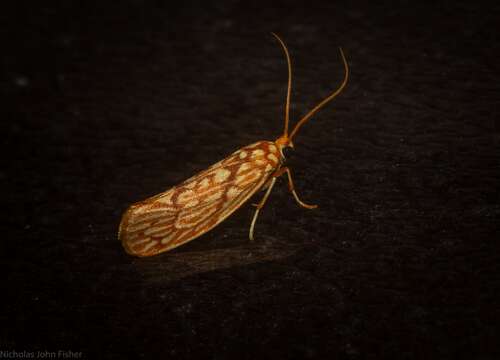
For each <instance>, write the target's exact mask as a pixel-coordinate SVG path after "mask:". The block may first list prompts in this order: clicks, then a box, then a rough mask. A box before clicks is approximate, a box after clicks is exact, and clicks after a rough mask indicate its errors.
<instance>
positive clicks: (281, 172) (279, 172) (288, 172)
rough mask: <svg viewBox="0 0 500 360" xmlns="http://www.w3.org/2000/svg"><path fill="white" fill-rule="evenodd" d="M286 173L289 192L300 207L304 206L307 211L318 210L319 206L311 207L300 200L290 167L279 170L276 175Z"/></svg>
mask: <svg viewBox="0 0 500 360" xmlns="http://www.w3.org/2000/svg"><path fill="white" fill-rule="evenodd" d="M284 172H286V174H287V175H288V190H290V192H291V193H292V195H293V197H294V198H295V201H297V203H298V204H299V205H300V206H302V207H304V208H306V209H316V208H317V207H318V205H309V204H306V203H305V202H303V201H302V200H300V199H299V196H298V195H297V193H296V192H295V186H294V185H293V180H292V172H291V171H290V169H289V168H288V167H286V166H285V167H282V168H281V169H279V170H278V173H277V174H276V175H277V176H281V175H282V174H283V173H284Z"/></svg>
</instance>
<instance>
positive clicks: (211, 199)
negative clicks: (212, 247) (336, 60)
mask: <svg viewBox="0 0 500 360" xmlns="http://www.w3.org/2000/svg"><path fill="white" fill-rule="evenodd" d="M272 35H273V36H274V37H275V38H276V40H277V41H278V42H279V44H280V45H281V47H282V49H283V51H284V53H285V56H286V60H287V65H288V86H287V92H286V104H285V114H284V116H285V127H284V131H283V134H282V135H281V136H280V137H279V138H278V139H276V140H275V141H258V142H256V143H254V144H251V145H248V146H245V147H243V148H241V149H239V150H237V151H235V152H234V153H232V154H231V155H229V156H228V157H227V158H225V159H224V160H222V161H219V162H218V163H216V164H214V165H212V166H210V167H209V168H208V169H206V170H204V171H202V172H200V173H199V174H197V175H195V176H193V177H191V178H189V179H187V180H186V181H184V182H183V183H181V184H179V185H177V186H174V187H173V188H171V189H170V190H167V191H165V192H163V193H160V194H158V195H156V196H153V197H150V198H148V199H146V200H144V201H141V202H138V203H135V204H133V205H131V206H130V207H129V208H128V210H127V211H126V212H125V214H124V215H123V217H122V220H121V223H120V227H119V230H118V238H119V239H120V241H121V242H122V244H123V247H124V248H125V250H126V251H127V253H129V254H131V255H136V256H140V257H143V256H152V255H156V254H159V253H162V252H165V251H168V250H171V249H173V248H176V247H178V246H180V245H182V244H185V243H187V242H188V241H191V240H193V239H196V238H197V237H199V236H200V235H203V234H204V233H206V232H207V231H209V230H211V229H213V228H214V227H215V226H216V225H218V224H220V223H221V222H222V221H223V220H224V219H226V218H227V217H228V216H229V215H231V214H232V213H233V212H234V211H236V210H237V209H238V208H239V207H240V206H241V205H243V204H244V203H245V202H246V201H247V200H248V199H249V198H250V197H251V196H252V195H254V194H255V193H256V192H257V191H259V190H265V193H264V196H263V197H262V199H261V201H260V202H259V203H258V204H254V206H255V207H256V209H255V213H254V216H253V218H252V222H251V224H250V230H249V238H250V240H253V233H254V228H255V223H256V221H257V217H258V216H259V212H260V211H261V209H262V208H263V206H264V204H265V203H266V201H267V199H268V197H269V194H270V193H271V190H272V189H273V187H274V184H275V182H276V179H277V178H278V177H280V176H281V175H283V174H286V175H287V177H288V188H289V190H290V192H291V193H292V195H293V197H294V198H295V200H296V201H297V203H298V204H299V205H300V206H302V207H304V208H306V209H314V208H316V205H309V204H306V203H304V202H303V201H302V200H300V198H299V196H298V195H297V192H296V191H295V188H294V184H293V180H292V173H291V170H290V169H289V168H288V167H287V166H285V156H284V155H283V149H285V148H288V147H290V148H293V147H294V145H293V142H292V140H293V139H294V137H295V135H296V134H297V132H298V130H299V129H300V128H301V126H302V125H304V123H305V122H307V121H308V120H309V119H310V118H311V117H312V116H313V115H314V114H315V113H316V112H317V111H318V110H319V109H321V108H322V107H323V106H325V105H326V104H327V103H328V102H330V101H331V100H332V99H333V98H335V97H336V96H337V95H338V94H339V93H340V92H341V91H342V89H343V88H344V87H345V85H346V84H347V80H348V77H349V67H348V64H347V60H346V58H345V56H344V53H343V51H342V49H341V48H340V49H339V50H340V55H341V57H342V61H343V64H344V70H345V75H344V79H343V81H342V83H341V85H340V86H339V88H338V89H337V90H335V91H334V92H333V93H331V94H330V95H329V96H327V97H326V98H325V99H323V100H322V101H321V102H320V103H318V104H317V105H316V106H315V107H314V108H313V109H312V110H310V111H309V112H308V113H307V114H306V115H305V116H304V117H303V118H302V119H300V120H299V121H298V122H297V124H296V125H295V127H294V128H293V130H292V131H291V132H290V133H289V132H288V123H289V113H290V95H291V88H292V64H291V60H290V54H289V52H288V49H287V47H286V45H285V43H284V42H283V40H282V39H281V38H280V37H279V36H278V35H276V34H274V33H272Z"/></svg>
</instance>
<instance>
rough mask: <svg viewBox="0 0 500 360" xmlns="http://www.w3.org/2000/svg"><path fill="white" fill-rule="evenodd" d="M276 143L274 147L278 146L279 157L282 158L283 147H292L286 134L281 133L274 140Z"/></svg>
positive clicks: (283, 156)
mask: <svg viewBox="0 0 500 360" xmlns="http://www.w3.org/2000/svg"><path fill="white" fill-rule="evenodd" d="M274 143H275V144H276V147H277V148H278V150H279V152H280V154H281V157H282V158H283V159H284V158H285V155H284V153H283V149H286V148H292V149H293V148H294V146H293V142H292V140H291V139H290V138H289V137H288V136H287V135H282V136H280V137H279V138H278V139H276V141H275V142H274Z"/></svg>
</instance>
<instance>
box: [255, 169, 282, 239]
mask: <svg viewBox="0 0 500 360" xmlns="http://www.w3.org/2000/svg"><path fill="white" fill-rule="evenodd" d="M275 182H276V178H275V177H273V178H272V179H271V182H270V183H269V187H268V188H267V191H266V193H265V194H264V197H263V198H262V200H261V201H260V202H259V203H258V204H256V205H255V206H256V207H257V209H255V214H253V219H252V224H251V225H250V232H249V234H248V237H249V238H250V241H253V229H254V228H255V222H256V221H257V217H258V216H259V212H260V209H262V208H263V207H264V204H265V203H266V201H267V198H268V197H269V194H271V190H272V189H273V186H274V183H275Z"/></svg>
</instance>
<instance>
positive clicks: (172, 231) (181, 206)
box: [118, 141, 280, 256]
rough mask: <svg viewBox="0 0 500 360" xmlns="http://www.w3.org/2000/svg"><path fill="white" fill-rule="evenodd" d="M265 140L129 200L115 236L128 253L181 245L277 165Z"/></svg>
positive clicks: (219, 218)
mask: <svg viewBox="0 0 500 360" xmlns="http://www.w3.org/2000/svg"><path fill="white" fill-rule="evenodd" d="M279 158H280V154H279V151H278V150H277V148H276V146H275V145H274V144H273V143H272V142H269V141H260V142H257V143H255V144H252V145H249V146H246V147H244V148H242V149H240V150H238V151H236V152H234V153H233V154H231V155H230V156H228V157H227V158H226V159H224V160H222V161H220V162H218V163H217V164H215V165H213V166H211V167H209V168H208V169H207V170H205V171H202V172H201V173H199V174H197V175H195V176H193V177H192V178H190V179H188V180H186V181H184V182H183V183H182V184H180V185H179V186H176V187H173V188H172V189H170V190H168V191H166V192H164V193H161V194H158V195H156V196H153V197H151V198H149V199H146V200H144V201H142V202H140V203H137V204H134V205H132V206H131V207H130V208H129V209H128V210H127V212H126V213H125V214H124V215H123V218H122V222H121V224H120V230H119V234H118V237H119V238H120V240H121V241H122V243H123V246H124V247H125V249H126V251H127V252H128V253H129V254H132V255H137V256H151V255H155V254H158V253H161V252H164V251H167V250H170V249H173V248H175V247H177V246H180V245H182V244H184V243H186V242H188V241H190V240H193V239H195V238H196V237H198V236H200V235H202V234H203V233H205V232H207V231H209V230H210V229H212V228H213V227H214V226H216V225H217V224H219V223H220V222H221V221H223V220H224V219H225V218H226V217H228V216H229V215H231V214H232V213H233V212H234V211H235V210H236V209H237V208H239V207H240V206H241V204H243V203H244V202H245V201H246V200H247V199H248V198H249V197H251V196H252V195H253V194H254V193H255V192H256V191H257V190H259V189H260V188H261V187H262V186H263V185H264V183H265V182H266V181H267V179H268V178H269V176H270V175H271V174H272V172H273V171H274V170H275V169H277V168H278V167H279V165H280V160H279Z"/></svg>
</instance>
